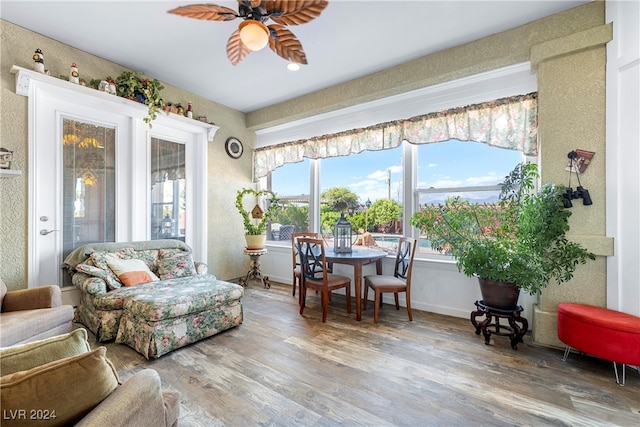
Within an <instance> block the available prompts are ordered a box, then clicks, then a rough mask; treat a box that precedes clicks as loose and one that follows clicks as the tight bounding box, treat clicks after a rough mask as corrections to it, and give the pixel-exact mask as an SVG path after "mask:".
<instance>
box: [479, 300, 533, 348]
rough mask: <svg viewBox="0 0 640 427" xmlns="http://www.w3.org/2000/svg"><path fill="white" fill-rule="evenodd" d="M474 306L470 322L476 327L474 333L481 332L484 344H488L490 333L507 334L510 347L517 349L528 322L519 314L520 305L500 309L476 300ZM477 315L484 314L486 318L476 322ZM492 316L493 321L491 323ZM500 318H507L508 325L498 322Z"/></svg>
mask: <svg viewBox="0 0 640 427" xmlns="http://www.w3.org/2000/svg"><path fill="white" fill-rule="evenodd" d="M475 306H476V307H477V310H476V311H472V312H471V323H472V324H473V326H474V327H475V328H476V335H480V332H482V335H483V336H484V343H485V344H486V345H489V340H490V339H491V334H496V335H500V336H507V337H509V339H510V340H511V348H513V349H514V350H517V349H518V343H521V342H523V341H522V337H524V334H526V333H527V331H528V330H529V322H527V319H525V318H524V317H522V316H520V313H522V310H523V308H522V306H521V305H517V306H516V308H514V309H513V310H501V309H497V308H493V307H489V306H487V305H486V304H485V303H484V301H476V302H475ZM478 316H486V318H485V319H484V320H483V321H482V322H480V323H478V322H477V321H476V317H478ZM494 318H495V323H491V321H492V320H493V319H494ZM502 318H506V319H507V321H508V322H509V326H507V325H501V324H500V319H502Z"/></svg>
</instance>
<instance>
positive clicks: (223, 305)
mask: <svg viewBox="0 0 640 427" xmlns="http://www.w3.org/2000/svg"><path fill="white" fill-rule="evenodd" d="M63 267H64V268H65V269H66V270H67V271H68V272H69V273H70V274H71V281H72V283H73V285H74V286H76V287H77V288H78V289H79V290H80V304H79V305H78V307H77V308H76V311H75V320H76V321H77V322H80V323H82V324H84V325H85V326H86V327H87V328H88V329H89V330H90V331H91V332H93V333H94V334H95V336H96V339H97V340H98V341H110V340H114V339H115V341H116V342H118V343H124V344H127V345H128V346H130V347H132V348H134V349H135V350H136V351H138V352H139V353H140V354H142V355H144V356H145V357H146V358H157V357H160V356H162V355H163V354H166V353H168V352H170V351H172V350H175V349H177V348H180V347H183V346H185V345H188V344H190V343H193V342H196V341H199V340H201V339H203V338H207V337H209V336H212V335H215V334H217V333H219V332H222V331H224V330H227V329H230V328H232V327H234V326H237V325H239V324H241V323H242V320H243V318H242V316H243V312H242V296H243V291H244V289H243V288H242V287H241V286H239V285H236V284H234V283H229V282H225V281H222V280H218V279H217V278H216V277H215V276H213V275H211V274H208V273H207V266H206V264H203V263H195V262H194V261H193V259H192V256H191V248H189V246H188V245H186V244H185V243H184V242H182V241H179V240H171V239H166V240H151V241H143V242H118V243H95V244H90V245H85V246H82V247H80V248H77V249H75V250H74V251H73V252H71V253H70V254H69V256H67V258H66V259H65V261H64V265H63Z"/></svg>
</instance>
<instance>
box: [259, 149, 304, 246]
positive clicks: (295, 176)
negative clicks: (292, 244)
mask: <svg viewBox="0 0 640 427" xmlns="http://www.w3.org/2000/svg"><path fill="white" fill-rule="evenodd" d="M309 163H310V162H309V159H305V160H304V161H302V162H298V163H288V164H286V165H284V166H282V167H280V168H278V169H276V170H274V171H273V172H271V173H270V176H269V177H267V181H270V185H269V184H267V188H268V189H270V190H272V191H274V192H275V193H276V194H277V195H278V198H279V199H280V202H281V203H282V210H281V211H280V212H278V213H277V214H276V215H275V217H274V218H273V220H272V221H271V227H269V228H268V230H267V238H268V239H269V240H275V241H290V240H291V233H292V232H294V231H308V230H309V200H310V197H311V192H310V190H309V183H310V182H311V181H310V179H309V171H310V167H309ZM281 231H282V233H281Z"/></svg>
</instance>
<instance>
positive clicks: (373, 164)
mask: <svg viewBox="0 0 640 427" xmlns="http://www.w3.org/2000/svg"><path fill="white" fill-rule="evenodd" d="M404 144H408V143H407V142H404ZM403 148H404V147H403V146H400V147H397V148H394V149H390V150H382V151H364V152H362V153H360V154H356V155H350V156H343V157H330V158H325V159H321V160H317V162H319V164H320V173H319V188H320V194H319V195H318V197H317V202H316V201H315V198H314V197H313V196H311V197H310V196H309V195H310V194H311V192H309V191H308V190H307V189H308V188H309V184H308V183H309V182H312V177H313V176H314V174H313V173H312V171H311V163H310V161H309V160H305V161H304V162H300V163H291V164H286V165H284V166H283V167H280V168H278V169H276V170H275V171H273V172H272V173H271V186H270V187H267V188H271V189H272V190H273V191H275V192H276V193H277V194H278V197H280V198H281V199H282V201H283V206H284V211H283V213H281V214H279V216H278V217H277V219H275V220H274V221H273V222H274V223H275V224H272V225H275V227H274V228H273V229H272V230H273V234H272V237H271V240H279V232H280V230H281V228H282V226H283V225H289V224H295V226H296V227H295V230H296V231H302V230H307V229H308V224H309V222H308V221H309V206H310V205H309V204H308V203H311V204H313V203H320V226H319V227H318V228H319V230H320V231H321V232H322V233H323V234H325V235H331V234H332V232H333V224H335V222H336V221H337V220H338V218H340V212H344V213H345V216H346V217H347V219H348V220H349V222H350V223H351V225H352V227H353V229H354V231H356V232H357V233H358V234H362V233H364V232H365V231H368V232H370V233H371V235H372V237H373V239H374V240H375V244H376V245H377V246H381V247H385V248H387V249H391V250H393V249H394V248H395V246H394V245H395V244H396V242H397V241H398V237H399V236H402V235H403V234H406V235H412V234H413V233H414V231H413V230H412V231H410V232H408V233H403V224H407V223H408V221H403V220H406V219H407V217H408V218H410V217H411V215H413V212H414V211H415V210H417V209H419V207H420V206H424V205H425V204H438V203H443V202H444V201H445V200H446V199H447V198H448V197H450V196H453V195H455V196H460V197H463V198H465V199H467V200H470V201H472V202H474V201H475V202H476V203H492V202H495V201H496V200H497V198H498V195H499V193H500V187H499V185H498V184H499V183H500V182H501V181H502V180H503V178H504V177H505V176H506V175H507V174H508V173H509V172H510V171H511V170H512V169H513V167H514V166H515V165H516V164H517V163H519V162H521V161H522V159H523V156H522V153H521V152H519V151H515V150H507V149H503V148H496V147H491V146H489V145H487V144H484V143H478V142H468V141H458V140H451V141H446V142H440V143H433V144H423V145H417V146H412V147H411V148H412V149H408V150H405V149H403ZM403 153H406V154H404V157H403ZM413 156H415V157H416V158H415V159H413V158H412V157H413ZM410 164H416V165H417V172H416V178H417V179H416V184H415V188H411V189H410V190H411V192H410V193H409V194H414V195H415V200H413V201H411V202H412V203H409V204H408V205H407V204H406V203H405V200H404V199H405V197H404V196H403V195H404V194H407V193H406V191H405V190H406V189H405V186H411V180H410V179H407V178H406V176H407V173H406V171H405V168H404V167H403V165H410ZM268 181H269V179H267V184H266V185H268ZM312 185H313V184H312ZM405 205H407V206H405ZM413 206H415V207H416V208H415V209H413ZM292 212H299V213H300V218H303V219H302V220H301V221H296V217H295V215H293V214H292ZM416 237H418V236H416ZM289 238H290V236H288V237H286V238H284V239H283V240H289ZM419 242H420V245H419V252H418V256H421V255H422V256H444V255H443V254H440V253H437V252H435V251H433V250H432V249H431V247H430V245H429V242H428V241H427V240H426V239H422V238H421V239H420V240H419Z"/></svg>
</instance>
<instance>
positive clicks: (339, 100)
mask: <svg viewBox="0 0 640 427" xmlns="http://www.w3.org/2000/svg"><path fill="white" fill-rule="evenodd" d="M603 20H604V2H595V3H591V4H587V5H584V6H580V7H577V8H574V9H571V10H568V11H566V12H562V13H558V14H555V15H552V16H549V17H546V18H543V19H540V20H538V21H534V22H532V23H529V24H526V25H522V26H520V27H517V28H514V29H512V30H508V31H504V32H501V33H498V34H494V35H492V36H489V37H485V38H483V39H480V40H476V41H473V42H471V43H467V44H464V45H461V46H458V47H454V48H451V49H447V50H444V51H441V52H436V53H434V54H432V55H427V56H424V57H422V58H419V59H416V60H413V61H410V62H407V63H405V64H402V65H398V66H396V67H392V68H389V69H387V70H384V71H380V72H377V73H374V74H371V75H369V76H366V77H363V78H359V79H355V80H352V81H350V82H347V83H343V84H340V85H336V86H333V87H330V88H328V89H325V90H321V91H318V92H314V93H311V94H308V95H305V96H301V97H299V98H296V99H292V100H289V101H285V102H282V103H279V104H276V105H273V106H270V107H266V108H262V109H260V110H257V111H253V112H251V113H249V114H247V126H248V127H249V128H251V129H262V128H264V127H268V126H274V125H276V124H281V123H286V122H288V121H291V120H293V119H301V118H304V117H310V116H313V115H316V114H320V113H324V112H327V111H332V110H336V109H339V108H346V107H348V106H352V105H357V104H361V103H363V102H368V101H373V100H376V99H380V98H383V97H388V96H391V95H396V94H398V93H402V92H407V91H410V90H415V89H419V88H422V87H427V86H431V85H434V84H438V83H443V82H447V81H451V80H454V79H459V78H462V77H466V76H471V75H474V74H478V73H482V72H485V71H489V70H493V69H496V68H500V67H505V66H507V65H513V64H517V63H521V62H525V61H528V60H529V55H530V51H531V47H532V46H534V45H537V44H540V43H543V42H545V41H548V40H554V39H557V38H560V37H563V36H567V35H569V34H573V33H576V32H580V31H583V30H586V29H589V28H592V27H594V26H597V25H601V24H602V23H603Z"/></svg>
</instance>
